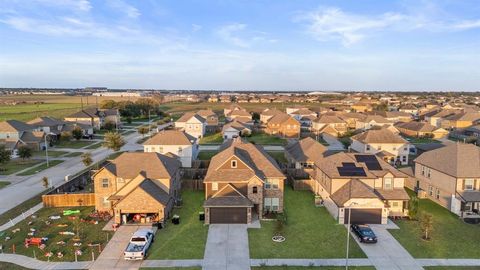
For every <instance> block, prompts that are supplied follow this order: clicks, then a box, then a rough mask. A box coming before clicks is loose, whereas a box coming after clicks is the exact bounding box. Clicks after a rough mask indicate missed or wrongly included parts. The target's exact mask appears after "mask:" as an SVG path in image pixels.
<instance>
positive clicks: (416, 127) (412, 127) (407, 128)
mask: <svg viewBox="0 0 480 270" xmlns="http://www.w3.org/2000/svg"><path fill="white" fill-rule="evenodd" d="M395 127H396V128H397V129H398V131H400V133H401V134H403V135H405V136H409V137H417V138H423V137H431V138H434V139H440V138H444V137H446V136H448V133H449V132H448V131H447V130H445V129H443V128H439V127H436V126H432V125H431V124H429V123H427V122H415V121H411V122H406V123H404V122H399V123H396V124H395Z"/></svg>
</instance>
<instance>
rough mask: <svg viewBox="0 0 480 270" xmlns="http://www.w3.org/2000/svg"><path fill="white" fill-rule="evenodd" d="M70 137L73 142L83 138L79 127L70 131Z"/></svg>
mask: <svg viewBox="0 0 480 270" xmlns="http://www.w3.org/2000/svg"><path fill="white" fill-rule="evenodd" d="M72 136H73V138H75V140H77V141H78V140H80V139H81V138H82V137H83V131H82V128H81V127H79V126H76V127H74V128H73V130H72Z"/></svg>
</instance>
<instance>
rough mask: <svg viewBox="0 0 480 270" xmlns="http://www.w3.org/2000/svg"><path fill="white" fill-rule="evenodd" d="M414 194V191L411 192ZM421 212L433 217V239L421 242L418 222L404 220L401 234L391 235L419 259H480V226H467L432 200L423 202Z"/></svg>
mask: <svg viewBox="0 0 480 270" xmlns="http://www.w3.org/2000/svg"><path fill="white" fill-rule="evenodd" d="M409 193H410V194H412V192H411V191H409ZM419 209H420V211H424V212H427V213H430V214H432V215H433V231H432V233H431V239H430V240H429V241H424V240H422V239H421V235H422V234H421V230H420V226H419V223H418V222H417V221H410V220H400V221H396V222H395V223H396V224H397V225H398V226H399V227H400V230H390V233H391V234H392V235H393V236H394V237H395V238H396V239H397V240H398V242H400V244H402V246H403V247H405V249H407V250H408V252H410V254H411V255H412V256H413V257H415V258H480V249H479V248H478V243H480V226H479V225H471V224H466V223H464V222H463V221H462V220H461V219H459V218H458V216H456V215H454V214H453V213H451V212H450V211H448V210H447V209H445V208H443V207H441V206H440V205H438V204H436V203H435V202H433V201H431V200H429V199H421V200H420V202H419Z"/></svg>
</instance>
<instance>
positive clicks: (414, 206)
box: [408, 196, 418, 220]
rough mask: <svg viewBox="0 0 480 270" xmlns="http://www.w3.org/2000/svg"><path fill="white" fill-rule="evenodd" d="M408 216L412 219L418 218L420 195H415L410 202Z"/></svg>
mask: <svg viewBox="0 0 480 270" xmlns="http://www.w3.org/2000/svg"><path fill="white" fill-rule="evenodd" d="M408 216H409V217H410V219H412V220H416V219H417V218H418V197H417V196H413V197H412V198H411V199H410V202H409V203H408Z"/></svg>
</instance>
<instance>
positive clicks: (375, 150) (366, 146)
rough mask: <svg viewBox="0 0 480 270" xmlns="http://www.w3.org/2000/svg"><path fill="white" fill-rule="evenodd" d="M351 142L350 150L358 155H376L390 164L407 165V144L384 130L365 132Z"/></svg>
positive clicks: (354, 137)
mask: <svg viewBox="0 0 480 270" xmlns="http://www.w3.org/2000/svg"><path fill="white" fill-rule="evenodd" d="M351 140H352V144H351V145H350V148H351V149H352V150H354V151H356V152H358V153H365V154H375V155H378V156H379V157H380V158H382V159H383V160H384V161H386V162H390V164H395V163H398V164H402V165H407V164H408V154H409V152H410V144H409V142H408V141H407V140H405V139H404V138H402V137H401V136H399V135H397V134H395V133H393V132H391V131H390V130H388V129H386V128H381V129H371V130H367V131H365V132H363V133H360V134H357V135H355V136H352V137H351Z"/></svg>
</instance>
